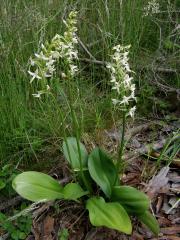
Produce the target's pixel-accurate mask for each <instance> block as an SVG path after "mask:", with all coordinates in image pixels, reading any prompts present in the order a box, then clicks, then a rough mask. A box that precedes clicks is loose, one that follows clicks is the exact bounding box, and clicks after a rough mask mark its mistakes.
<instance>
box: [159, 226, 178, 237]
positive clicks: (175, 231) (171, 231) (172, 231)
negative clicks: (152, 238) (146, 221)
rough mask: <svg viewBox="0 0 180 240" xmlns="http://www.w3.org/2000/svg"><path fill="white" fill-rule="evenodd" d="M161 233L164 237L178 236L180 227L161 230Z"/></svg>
mask: <svg viewBox="0 0 180 240" xmlns="http://www.w3.org/2000/svg"><path fill="white" fill-rule="evenodd" d="M161 233H163V234H166V235H173V234H180V226H172V227H166V228H161Z"/></svg>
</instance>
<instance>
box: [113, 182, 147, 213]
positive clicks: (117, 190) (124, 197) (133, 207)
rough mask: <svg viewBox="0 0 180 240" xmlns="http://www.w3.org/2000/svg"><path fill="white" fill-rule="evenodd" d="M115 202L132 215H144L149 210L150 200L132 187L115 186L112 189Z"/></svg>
mask: <svg viewBox="0 0 180 240" xmlns="http://www.w3.org/2000/svg"><path fill="white" fill-rule="evenodd" d="M111 198H112V200H113V201H118V202H119V203H121V204H122V206H123V207H124V208H125V209H126V211H127V212H128V213H130V214H136V213H143V212H145V211H146V210H148V208H149V204H150V203H149V199H148V197H147V196H146V195H145V194H144V193H143V192H140V191H139V190H137V189H136V188H134V187H130V186H115V187H113V189H112V196H111Z"/></svg>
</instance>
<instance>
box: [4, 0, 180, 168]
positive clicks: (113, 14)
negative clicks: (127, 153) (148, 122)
mask: <svg viewBox="0 0 180 240" xmlns="http://www.w3.org/2000/svg"><path fill="white" fill-rule="evenodd" d="M167 2H168V3H167ZM159 3H160V13H158V14H154V15H152V16H146V17H145V16H143V15H144V7H145V6H146V4H147V1H145V0H135V1H132V0H127V1H117V0H112V1H102V0H94V1H90V0H80V1H73V0H67V1H65V0H64V1H58V0H45V1H42V0H39V1H35V0H33V1H27V0H17V1H15V2H14V1H13V0H2V1H1V6H0V13H1V14H0V18H1V21H0V22H1V24H0V28H1V33H0V47H1V50H0V56H1V59H2V60H1V62H0V64H1V76H0V165H4V164H6V163H8V162H12V163H14V164H17V163H18V164H21V165H22V166H23V168H26V167H29V166H31V167H32V159H34V164H37V162H38V159H39V157H38V156H39V155H42V156H43V154H44V150H43V149H48V151H53V149H54V148H57V147H56V146H57V142H58V143H59V141H61V140H62V126H61V121H60V118H59V108H60V105H61V107H62V106H63V111H64V113H65V121H66V123H67V128H66V132H67V134H72V135H73V132H72V127H71V126H72V125H71V118H70V113H69V110H68V108H67V105H66V97H67V95H68V94H67V91H66V88H65V84H64V82H63V81H66V79H64V80H63V81H62V80H60V79H59V78H58V77H57V79H54V82H53V83H52V85H53V90H54V93H55V94H54V97H53V98H52V96H46V97H44V98H42V100H40V101H39V100H38V99H35V98H33V96H32V93H34V92H35V90H36V86H35V85H33V84H32V85H30V84H29V76H28V74H27V70H28V61H29V58H30V56H31V55H32V53H34V52H37V51H38V49H39V47H40V45H41V43H43V42H44V41H45V40H47V39H48V40H49V39H51V38H52V36H54V35H55V34H56V33H60V34H61V33H62V32H63V30H64V23H63V21H62V19H63V18H65V17H66V16H67V15H68V13H69V12H70V11H71V10H72V9H76V10H77V11H78V36H79V38H80V39H81V41H82V43H83V44H84V45H85V46H86V48H87V49H85V48H84V46H83V45H82V44H79V55H80V62H79V65H80V66H81V69H82V70H81V71H80V72H79V75H78V76H77V78H76V82H75V83H74V84H73V85H72V91H73V95H74V102H75V109H76V111H77V113H78V117H79V120H80V122H81V128H82V132H84V133H85V132H88V133H89V134H90V135H91V134H92V135H93V134H94V131H95V130H97V129H105V128H109V127H111V126H112V125H113V124H114V123H115V122H116V121H118V122H119V119H120V115H119V113H117V112H114V109H113V107H112V104H111V87H110V83H109V79H110V76H109V75H108V73H107V71H106V69H105V68H104V65H103V61H109V54H110V52H109V50H110V49H111V48H112V46H114V45H116V44H118V43H119V42H120V43H123V44H125V45H127V44H131V46H132V47H131V55H130V61H131V65H132V69H134V71H135V72H136V75H135V80H136V85H137V86H139V89H138V91H137V95H138V100H139V105H138V107H139V109H138V110H139V111H141V114H143V115H144V114H146V115H148V116H149V114H151V111H152V105H153V104H151V103H153V102H154V99H155V98H154V96H155V95H156V97H157V92H159V91H160V92H161V90H162V89H159V87H158V86H157V85H156V84H154V82H152V80H154V78H155V77H156V78H158V79H159V78H160V79H161V78H163V84H164V81H165V85H166V84H167V85H168V86H170V87H173V88H176V87H178V84H179V75H178V73H173V74H169V73H165V74H164V73H159V74H158V75H157V74H156V75H154V66H155V67H156V66H157V67H163V68H173V69H178V63H177V56H178V51H179V44H178V34H177V31H178V30H176V22H177V21H178V9H179V7H180V6H179V2H178V1H177V0H172V1H170V0H169V1H166V0H163V1H160V2H159ZM168 12H169V13H170V15H168V14H167V13H168ZM168 16H169V17H171V16H173V21H170V20H169V17H168ZM170 19H171V18H170ZM171 20H172V19H171ZM87 50H88V51H87ZM87 59H88V60H89V61H87ZM95 60H100V61H101V62H100V64H97V63H95ZM59 74H60V72H59ZM161 96H162V95H161V93H160V94H159V95H158V101H156V102H157V104H158V109H160V110H159V112H160V113H161V112H162V110H163V111H164V112H165V111H166V110H167V108H168V104H169V101H168V99H166V100H167V102H166V100H165V101H164V100H162V99H161ZM156 100H157V99H156ZM60 103H61V104H60ZM63 103H64V104H63ZM79 109H81V110H79ZM53 163H54V162H53ZM44 164H45V165H46V163H44Z"/></svg>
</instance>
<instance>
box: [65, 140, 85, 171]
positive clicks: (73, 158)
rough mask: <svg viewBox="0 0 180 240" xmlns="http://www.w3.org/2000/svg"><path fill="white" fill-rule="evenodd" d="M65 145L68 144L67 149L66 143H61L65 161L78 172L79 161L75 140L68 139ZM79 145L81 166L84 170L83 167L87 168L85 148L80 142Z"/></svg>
mask: <svg viewBox="0 0 180 240" xmlns="http://www.w3.org/2000/svg"><path fill="white" fill-rule="evenodd" d="M67 144H68V147H67V145H66V142H65V141H63V153H64V156H65V158H66V159H67V161H68V162H69V163H70V164H71V167H72V168H73V169H74V170H77V171H79V170H80V159H79V151H78V146H77V140H76V138H75V137H68V138H67ZM79 145H80V153H81V161H82V166H83V168H84V167H87V159H88V153H87V150H86V148H85V146H84V145H83V144H82V143H81V142H79ZM68 150H69V151H68Z"/></svg>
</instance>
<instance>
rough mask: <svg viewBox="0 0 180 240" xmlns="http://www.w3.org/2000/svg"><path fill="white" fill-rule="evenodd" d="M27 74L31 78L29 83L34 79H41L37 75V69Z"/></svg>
mask: <svg viewBox="0 0 180 240" xmlns="http://www.w3.org/2000/svg"><path fill="white" fill-rule="evenodd" d="M28 73H29V74H30V75H31V76H32V78H31V80H30V83H32V82H33V81H34V79H35V78H37V79H41V77H40V76H39V75H38V69H36V71H35V72H31V71H28Z"/></svg>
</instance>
